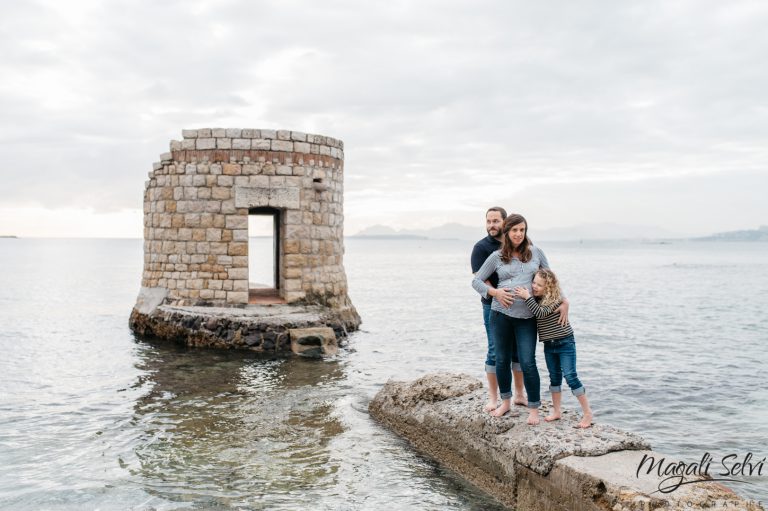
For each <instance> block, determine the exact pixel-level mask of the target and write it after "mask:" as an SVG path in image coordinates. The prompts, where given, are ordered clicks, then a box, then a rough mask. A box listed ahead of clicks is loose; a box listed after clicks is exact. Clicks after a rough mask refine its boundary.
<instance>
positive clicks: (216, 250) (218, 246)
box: [210, 241, 229, 256]
mask: <svg viewBox="0 0 768 511" xmlns="http://www.w3.org/2000/svg"><path fill="white" fill-rule="evenodd" d="M228 249H229V243H225V242H218V241H213V242H211V248H210V253H211V254H213V255H217V256H218V255H225V254H226V253H227V250H228Z"/></svg>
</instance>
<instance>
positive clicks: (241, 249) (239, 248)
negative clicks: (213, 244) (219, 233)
mask: <svg viewBox="0 0 768 511" xmlns="http://www.w3.org/2000/svg"><path fill="white" fill-rule="evenodd" d="M227 254H228V255H231V256H247V255H248V243H243V242H235V241H233V242H231V243H229V250H228V251H227Z"/></svg>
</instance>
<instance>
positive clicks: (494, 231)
mask: <svg viewBox="0 0 768 511" xmlns="http://www.w3.org/2000/svg"><path fill="white" fill-rule="evenodd" d="M487 232H488V236H490V237H491V238H497V237H498V236H499V233H500V232H501V229H488V230H487Z"/></svg>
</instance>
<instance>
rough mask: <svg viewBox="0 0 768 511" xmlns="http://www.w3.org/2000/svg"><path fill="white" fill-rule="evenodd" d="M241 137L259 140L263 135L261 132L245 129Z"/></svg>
mask: <svg viewBox="0 0 768 511" xmlns="http://www.w3.org/2000/svg"><path fill="white" fill-rule="evenodd" d="M240 136H241V137H242V138H259V137H261V133H260V132H259V130H252V129H244V130H243V132H242V134H241V135H240Z"/></svg>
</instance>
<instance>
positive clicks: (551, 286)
mask: <svg viewBox="0 0 768 511" xmlns="http://www.w3.org/2000/svg"><path fill="white" fill-rule="evenodd" d="M536 275H538V276H539V277H540V278H541V280H543V281H544V294H543V295H542V296H541V305H543V306H544V307H549V306H550V305H555V304H557V303H560V302H562V301H563V294H562V292H561V291H560V282H559V281H558V280H557V275H555V272H553V271H552V270H549V269H547V268H542V269H540V270H539V271H537V272H536Z"/></svg>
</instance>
